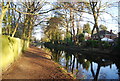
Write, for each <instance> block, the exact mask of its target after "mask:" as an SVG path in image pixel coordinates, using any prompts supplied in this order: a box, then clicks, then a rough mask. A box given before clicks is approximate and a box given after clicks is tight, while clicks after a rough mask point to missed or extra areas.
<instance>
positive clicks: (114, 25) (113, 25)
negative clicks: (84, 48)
mask: <svg viewBox="0 0 120 81" xmlns="http://www.w3.org/2000/svg"><path fill="white" fill-rule="evenodd" d="M5 1H7V0H5ZM13 1H14V2H18V1H20V2H21V1H25V0H13ZM29 1H32V0H29ZM36 1H40V0H36ZM46 1H47V2H56V1H57V0H46ZM58 1H66V0H58ZM68 1H82V0H68ZM118 1H119V0H102V2H103V3H104V2H109V3H112V2H118ZM116 6H118V5H117V4H116ZM50 7H51V6H50V5H47V6H45V7H43V8H44V9H45V8H46V9H49V8H50ZM107 11H108V12H110V13H111V14H112V15H113V16H114V17H116V19H118V7H114V8H110V9H107ZM49 15H50V16H51V13H49ZM83 16H84V17H89V18H90V20H93V17H92V16H90V15H89V14H84V15H83ZM101 18H104V20H105V21H106V22H101V21H100V22H99V25H100V24H103V25H105V26H107V28H108V30H111V29H112V30H113V32H114V33H117V32H118V21H115V20H114V19H113V18H112V17H111V16H110V15H108V14H102V15H101ZM84 20H85V19H84ZM93 22H94V21H93ZM86 23H87V22H81V24H82V25H83V24H86ZM92 27H93V25H92V24H91V28H92ZM36 32H37V33H36V34H35V35H34V36H35V37H36V38H37V39H41V37H42V33H41V32H42V30H41V29H38V30H36Z"/></svg>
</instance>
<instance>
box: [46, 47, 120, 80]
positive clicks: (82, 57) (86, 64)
mask: <svg viewBox="0 0 120 81" xmlns="http://www.w3.org/2000/svg"><path fill="white" fill-rule="evenodd" d="M47 49H49V50H50V51H51V52H52V59H53V60H54V61H55V62H57V63H59V64H60V65H62V66H63V67H64V68H65V69H66V70H67V71H68V72H70V73H72V74H73V75H74V77H76V78H77V79H95V80H97V79H118V80H119V79H120V62H119V58H118V57H113V56H106V55H97V54H89V55H88V54H82V53H80V52H75V51H71V50H58V49H55V48H54V49H53V48H47Z"/></svg>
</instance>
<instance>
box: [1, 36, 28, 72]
mask: <svg viewBox="0 0 120 81" xmlns="http://www.w3.org/2000/svg"><path fill="white" fill-rule="evenodd" d="M0 40H1V43H2V47H1V49H2V50H1V51H2V52H0V56H2V57H0V59H2V62H0V65H1V67H2V70H3V71H4V70H5V69H7V67H8V66H9V65H10V64H11V63H13V62H14V61H15V60H16V59H17V58H19V57H20V55H21V54H22V53H21V52H22V51H23V50H25V49H26V48H27V47H28V45H29V43H28V41H23V40H21V39H19V38H12V37H9V36H2V37H1V38H0Z"/></svg>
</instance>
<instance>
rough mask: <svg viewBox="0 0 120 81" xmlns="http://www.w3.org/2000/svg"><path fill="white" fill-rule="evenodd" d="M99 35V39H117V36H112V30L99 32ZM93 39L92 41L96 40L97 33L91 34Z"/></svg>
mask: <svg viewBox="0 0 120 81" xmlns="http://www.w3.org/2000/svg"><path fill="white" fill-rule="evenodd" d="M99 34H100V37H101V39H102V38H104V37H107V38H109V39H115V38H117V34H114V33H113V32H112V30H110V31H107V30H101V31H100V32H99ZM93 38H94V39H98V36H97V33H96V34H93Z"/></svg>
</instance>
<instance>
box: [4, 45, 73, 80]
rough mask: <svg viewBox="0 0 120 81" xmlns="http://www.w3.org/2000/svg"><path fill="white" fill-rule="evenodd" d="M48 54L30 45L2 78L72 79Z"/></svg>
mask: <svg viewBox="0 0 120 81" xmlns="http://www.w3.org/2000/svg"><path fill="white" fill-rule="evenodd" d="M48 57H50V55H49V54H47V53H45V52H44V51H42V50H41V49H39V48H36V47H30V48H29V49H28V50H27V51H26V52H24V53H23V55H22V56H21V57H20V58H19V59H18V60H17V61H16V62H15V63H13V64H12V66H11V67H10V68H9V69H8V70H7V71H6V72H5V73H4V74H3V76H2V78H3V79H73V77H72V76H71V75H70V74H68V73H66V72H64V71H63V70H62V69H61V68H60V65H59V64H57V63H55V62H54V61H52V60H51V59H50V58H48Z"/></svg>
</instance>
